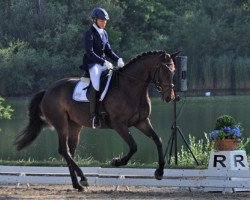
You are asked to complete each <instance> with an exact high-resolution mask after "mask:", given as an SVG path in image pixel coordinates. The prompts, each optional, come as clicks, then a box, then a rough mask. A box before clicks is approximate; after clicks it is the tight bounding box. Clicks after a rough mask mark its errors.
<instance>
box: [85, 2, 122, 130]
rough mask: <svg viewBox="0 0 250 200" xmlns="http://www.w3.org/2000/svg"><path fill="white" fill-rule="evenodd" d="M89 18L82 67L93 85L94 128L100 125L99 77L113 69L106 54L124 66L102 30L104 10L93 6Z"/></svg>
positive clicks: (92, 110) (91, 102)
mask: <svg viewBox="0 0 250 200" xmlns="http://www.w3.org/2000/svg"><path fill="white" fill-rule="evenodd" d="M91 18H92V21H93V25H92V26H91V27H90V29H88V30H87V31H86V33H85V40H84V42H85V54H84V59H83V63H84V64H83V68H84V70H88V71H89V74H90V79H91V82H92V86H93V88H92V89H91V92H90V114H91V123H92V128H96V127H98V126H100V122H99V117H98V101H99V89H100V77H101V74H102V72H103V71H105V70H107V69H109V70H111V69H113V65H112V63H111V62H109V61H108V60H107V58H106V56H107V57H108V58H110V59H111V60H113V61H115V62H116V63H117V66H118V67H120V68H121V67H123V66H124V62H123V60H122V58H120V57H119V56H117V55H116V54H115V53H114V52H113V51H112V49H111V46H110V44H109V40H108V34H107V32H106V31H105V30H104V28H105V26H106V23H107V20H109V15H108V13H107V12H106V10H104V9H103V8H100V7H97V8H95V9H94V10H93V11H92V14H91Z"/></svg>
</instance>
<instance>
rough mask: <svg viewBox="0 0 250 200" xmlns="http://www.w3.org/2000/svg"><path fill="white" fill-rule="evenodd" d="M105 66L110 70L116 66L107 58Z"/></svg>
mask: <svg viewBox="0 0 250 200" xmlns="http://www.w3.org/2000/svg"><path fill="white" fill-rule="evenodd" d="M103 66H105V67H107V68H108V69H109V70H110V69H113V68H114V66H113V65H112V63H111V62H109V61H107V60H105V62H104V64H103Z"/></svg>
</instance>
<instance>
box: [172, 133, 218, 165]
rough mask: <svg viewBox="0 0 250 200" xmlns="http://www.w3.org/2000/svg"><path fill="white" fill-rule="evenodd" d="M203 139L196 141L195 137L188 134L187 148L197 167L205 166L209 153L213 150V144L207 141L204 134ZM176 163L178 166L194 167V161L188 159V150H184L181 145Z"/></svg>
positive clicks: (207, 138) (206, 136)
mask: <svg viewBox="0 0 250 200" xmlns="http://www.w3.org/2000/svg"><path fill="white" fill-rule="evenodd" d="M204 136H205V139H198V140H197V139H196V138H195V136H192V135H190V134H189V136H188V138H189V146H190V149H191V150H192V152H193V153H194V155H195V158H196V159H197V161H198V163H199V165H201V166H207V164H208V160H209V156H210V152H211V150H213V149H214V144H213V143H211V141H210V140H209V137H208V135H207V134H206V133H205V134H204ZM177 156H178V162H179V165H180V166H186V165H188V166H193V165H195V160H194V159H193V158H191V157H190V152H189V150H187V149H185V147H184V146H183V145H182V146H181V150H180V151H179V152H178V154H177ZM171 161H172V163H173V161H174V157H173V158H172V160H171Z"/></svg>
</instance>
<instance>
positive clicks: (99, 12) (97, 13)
mask: <svg viewBox="0 0 250 200" xmlns="http://www.w3.org/2000/svg"><path fill="white" fill-rule="evenodd" d="M91 18H92V19H103V20H109V14H108V13H107V12H106V10H104V9H103V8H99V7H98V8H95V9H94V10H93V11H92V14H91Z"/></svg>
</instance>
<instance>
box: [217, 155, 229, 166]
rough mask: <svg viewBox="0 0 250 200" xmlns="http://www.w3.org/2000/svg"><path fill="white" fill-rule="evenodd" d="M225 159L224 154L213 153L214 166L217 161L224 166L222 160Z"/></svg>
mask: <svg viewBox="0 0 250 200" xmlns="http://www.w3.org/2000/svg"><path fill="white" fill-rule="evenodd" d="M225 160H226V156H224V155H214V167H217V163H220V164H221V166H222V167H226V165H225V164H224V161H225Z"/></svg>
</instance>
